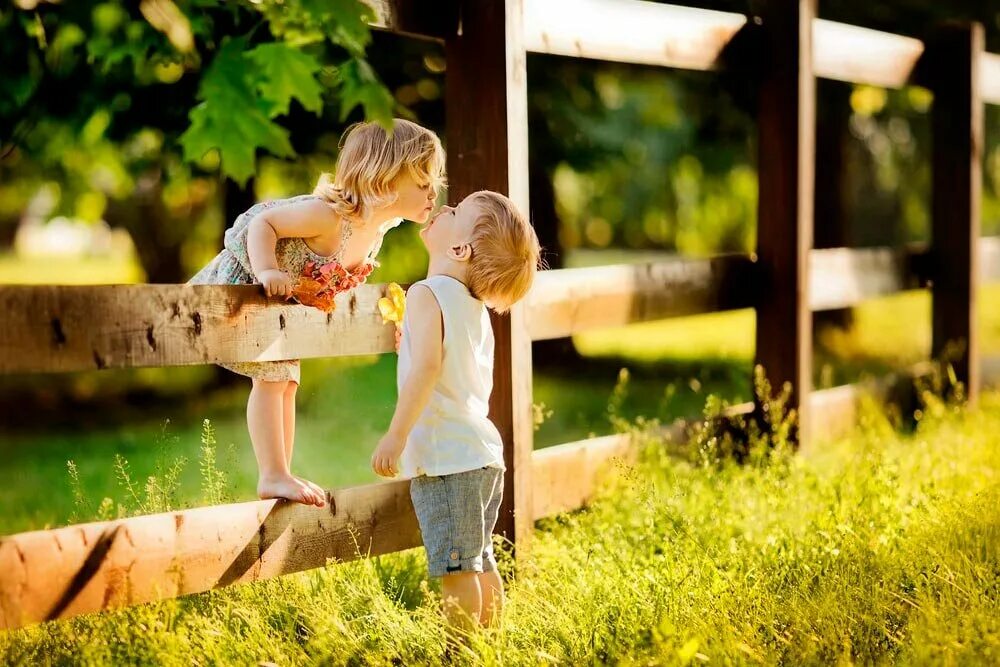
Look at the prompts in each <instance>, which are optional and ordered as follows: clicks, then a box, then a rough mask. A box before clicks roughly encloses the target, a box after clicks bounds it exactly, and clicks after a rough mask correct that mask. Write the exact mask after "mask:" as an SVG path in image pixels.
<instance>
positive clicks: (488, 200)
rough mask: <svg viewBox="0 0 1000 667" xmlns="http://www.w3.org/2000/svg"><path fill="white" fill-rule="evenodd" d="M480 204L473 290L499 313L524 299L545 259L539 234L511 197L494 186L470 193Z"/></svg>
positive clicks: (471, 265)
mask: <svg viewBox="0 0 1000 667" xmlns="http://www.w3.org/2000/svg"><path fill="white" fill-rule="evenodd" d="M469 199H472V200H473V201H475V202H476V204H477V205H478V206H479V218H478V219H477V220H476V223H475V226H474V227H473V231H472V240H471V242H472V258H471V259H470V260H469V271H468V280H469V290H470V291H471V292H472V293H473V294H474V295H475V296H476V298H478V299H480V300H481V301H483V302H485V303H486V305H488V306H489V307H490V308H492V309H493V310H495V311H497V312H498V313H505V312H507V311H508V310H510V307H511V306H512V305H514V304H515V303H517V302H518V301H520V300H521V299H522V298H523V297H524V295H525V294H527V293H528V290H529V289H530V288H531V283H532V282H534V280H535V272H536V271H537V270H538V268H539V265H540V263H541V254H542V251H541V247H540V246H539V244H538V236H537V235H536V234H535V230H534V229H533V228H532V226H531V225H530V224H529V223H528V221H527V219H525V217H524V216H523V215H521V212H520V211H518V210H517V207H516V206H515V205H514V202H512V201H511V200H510V199H508V198H507V197H505V196H503V195H502V194H500V193H497V192H492V191H490V190H481V191H479V192H475V193H473V194H471V195H469Z"/></svg>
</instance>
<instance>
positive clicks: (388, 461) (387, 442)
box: [372, 433, 406, 477]
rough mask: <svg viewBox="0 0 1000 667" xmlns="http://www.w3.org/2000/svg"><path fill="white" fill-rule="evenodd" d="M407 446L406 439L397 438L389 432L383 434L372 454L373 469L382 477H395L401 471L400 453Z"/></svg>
mask: <svg viewBox="0 0 1000 667" xmlns="http://www.w3.org/2000/svg"><path fill="white" fill-rule="evenodd" d="M405 447H406V440H405V439H400V438H395V437H392V436H390V435H389V434H388V433H387V434H386V435H384V436H382V439H381V440H379V442H378V447H376V448H375V453H374V454H372V470H374V471H375V474H376V475H379V476H381V477H395V476H396V475H397V474H398V473H399V466H398V465H397V463H398V461H399V456H400V454H402V453H403V449H404V448H405Z"/></svg>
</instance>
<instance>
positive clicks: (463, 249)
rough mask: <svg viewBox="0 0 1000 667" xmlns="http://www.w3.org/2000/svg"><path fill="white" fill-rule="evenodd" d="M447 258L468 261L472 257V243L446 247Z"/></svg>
mask: <svg viewBox="0 0 1000 667" xmlns="http://www.w3.org/2000/svg"><path fill="white" fill-rule="evenodd" d="M448 259H453V260H455V261H456V262H468V261H469V260H470V259H472V244H471V243H463V244H461V245H453V246H451V247H450V248H448Z"/></svg>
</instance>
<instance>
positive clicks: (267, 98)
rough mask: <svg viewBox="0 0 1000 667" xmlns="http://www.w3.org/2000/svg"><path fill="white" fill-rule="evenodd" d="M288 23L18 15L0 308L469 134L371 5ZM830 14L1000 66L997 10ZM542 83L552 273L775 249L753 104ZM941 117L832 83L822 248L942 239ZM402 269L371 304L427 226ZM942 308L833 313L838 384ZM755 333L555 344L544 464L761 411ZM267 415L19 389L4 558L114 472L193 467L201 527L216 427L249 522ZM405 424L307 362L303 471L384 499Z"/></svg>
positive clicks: (986, 325) (172, 393) (914, 303)
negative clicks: (384, 125) (369, 128)
mask: <svg viewBox="0 0 1000 667" xmlns="http://www.w3.org/2000/svg"><path fill="white" fill-rule="evenodd" d="M689 4H692V5H696V6H700V7H704V8H710V9H721V10H727V11H734V12H741V13H748V14H750V13H753V10H754V2H753V1H743V2H736V1H732V2H730V1H719V2H705V1H699V2H693V3H689ZM282 6H283V7H285V10H282V9H280V7H279V6H278V5H274V4H270V3H267V2H264V3H214V2H210V1H208V0H205V1H203V2H190V3H184V2H177V3H176V4H175V3H174V2H171V1H170V0H155V1H149V0H146V1H144V2H140V3H138V4H136V3H125V2H115V1H109V2H100V3H93V2H82V3H81V2H78V3H69V2H65V3H61V4H59V3H56V4H52V3H44V2H42V3H40V2H37V0H18V2H17V3H15V4H14V5H13V6H10V5H8V6H6V7H5V8H3V9H0V57H2V58H3V78H2V80H0V283H2V284H43V283H50V284H107V283H137V282H153V283H182V282H184V281H186V280H187V278H189V277H190V276H191V275H192V274H193V273H194V272H195V271H196V270H197V269H198V268H200V266H202V264H203V263H205V262H206V261H207V260H208V259H210V258H211V257H212V256H214V255H215V254H216V253H217V252H218V251H219V249H220V248H221V242H222V234H223V232H224V231H225V229H226V227H227V226H228V225H229V224H231V223H232V221H233V220H234V219H235V217H236V216H237V215H238V214H239V213H240V212H242V211H243V210H245V209H246V208H249V206H250V205H252V204H253V203H254V202H255V201H257V200H260V199H268V198H275V197H283V196H290V195H294V194H300V193H303V192H308V191H310V190H311V189H312V187H313V186H314V184H315V181H316V179H317V177H318V176H319V174H320V173H321V172H323V171H327V170H330V169H332V167H333V164H334V162H335V160H336V157H337V146H338V141H339V137H340V135H341V133H342V132H343V130H344V129H345V128H346V127H347V126H348V125H349V124H350V123H352V122H354V121H356V120H361V119H363V118H365V117H368V118H382V119H384V118H388V117H391V116H392V115H401V116H405V117H409V118H412V119H414V120H416V121H417V122H420V123H421V124H423V125H425V126H427V127H429V128H431V129H434V130H436V131H437V132H439V133H440V134H441V136H442V137H444V120H445V119H444V103H443V92H444V79H445V76H446V75H447V71H446V69H447V67H446V61H445V57H444V53H443V47H442V46H441V45H439V44H436V43H433V42H426V41H419V40H415V39H408V38H403V37H400V36H397V35H390V34H385V33H378V32H369V30H368V29H367V27H366V26H365V23H364V21H363V20H362V19H361V18H360V12H361V10H360V9H359V7H360V5H358V4H357V3H356V2H354V1H353V0H346V1H341V2H331V3H325V4H324V3H319V4H313V3H308V2H300V3H295V2H292V3H287V4H286V5H282ZM317 7H326V8H325V9H323V8H320V9H317ZM289 8H290V9H289ZM331 8H332V9H331ZM282 11H285V12H286V13H281V12H282ZM297 11H298V12H300V14H297V13H296V12H297ZM352 11H353V12H354V15H351V12H352ZM330 12H336V13H335V14H333V15H328V14H329V13H330ZM819 13H820V16H821V17H822V18H827V19H831V20H836V21H841V22H845V23H851V24H855V25H861V26H865V27H871V28H876V29H883V30H887V31H890V32H895V33H898V34H904V35H914V36H920V35H921V34H924V33H926V31H927V30H928V29H929V28H930V27H932V26H934V25H935V24H937V23H938V22H940V21H941V20H943V19H945V18H950V19H955V18H964V19H970V20H978V21H981V22H982V23H983V24H984V25H985V27H986V42H987V50H989V51H993V52H1000V3H998V2H996V1H992V0H991V1H987V2H983V1H975V0H954V1H953V2H950V3H947V5H945V4H943V3H939V2H933V1H932V0H908V1H907V2H891V3H890V2H859V1H857V0H841V1H834V0H826V1H824V2H821V3H820V8H819ZM345 16H346V17H348V18H345ZM351 16H353V17H354V18H353V19H351V18H350V17H351ZM528 75H529V99H528V103H529V123H530V127H529V132H530V151H531V155H530V160H531V165H530V166H531V173H530V187H531V218H532V221H533V223H534V225H535V226H536V228H537V230H538V232H539V236H540V237H541V239H542V243H543V245H544V246H545V249H546V259H547V261H548V264H549V265H550V266H551V267H552V268H560V267H583V266H594V265H603V264H617V263H628V262H643V261H650V260H655V259H661V258H668V257H672V256H677V255H681V256H696V257H701V256H708V255H713V254H718V253H725V252H740V253H746V252H751V251H753V249H754V245H755V235H756V211H757V200H756V197H757V170H756V155H757V146H756V128H755V121H754V109H755V105H756V102H755V99H754V95H755V92H754V90H753V89H752V87H751V86H750V85H749V83H748V82H746V81H741V80H739V78H738V77H733V76H727V75H725V74H719V73H694V72H684V71H676V70H667V69H659V68H647V67H640V66H626V65H618V64H613V63H598V62H592V61H587V60H575V59H566V58H561V57H556V56H542V55H533V54H532V55H529V57H528ZM932 104H933V98H932V96H931V94H930V93H929V92H928V91H927V90H925V89H923V88H918V87H909V88H905V89H902V90H884V89H880V88H874V87H870V86H854V85H850V84H843V83H838V82H833V81H826V80H820V81H819V82H818V88H817V124H818V133H817V169H816V174H817V175H816V179H817V188H816V192H817V195H816V196H817V202H816V246H817V247H838V246H844V245H849V246H883V245H894V246H898V245H902V244H906V243H911V242H926V241H928V240H929V238H928V234H929V227H930V225H929V205H930V201H929V193H930V171H929V165H930V162H929V151H930V147H931V146H930V137H929V116H928V110H929V109H930V106H931V105H932ZM213 141H214V142H216V144H213V143H212V142H213ZM210 145H219V146H221V148H220V149H219V150H207V148H206V146H210ZM446 148H447V146H446ZM255 149H256V150H255ZM446 200H447V195H446V193H445V194H444V195H443V196H442V201H446ZM982 210H983V219H982V224H983V234H984V235H996V234H1000V109H998V108H997V107H987V112H986V146H985V150H984V183H983V209H982ZM380 260H381V262H382V267H381V268H380V269H379V270H378V272H377V273H376V274H375V275H374V276H373V278H372V280H373V281H375V282H385V281H390V280H391V281H397V282H411V281H413V280H416V279H419V278H421V277H422V276H423V272H424V271H425V269H426V255H425V252H424V250H423V248H422V246H421V244H420V242H419V239H418V238H417V235H416V230H415V227H414V226H413V225H403V226H401V227H399V228H398V229H396V230H394V231H393V232H392V233H391V235H390V237H389V238H388V239H387V241H386V244H385V246H384V248H383V251H382V254H381V256H380ZM981 299H982V303H981V307H980V316H981V319H980V326H981V329H982V345H983V352H984V354H987V355H988V354H990V353H991V352H993V353H998V352H1000V307H998V306H1000V289H998V287H996V286H989V285H987V286H984V289H983V290H982V295H981ZM929 309H930V301H929V298H928V296H927V294H925V293H923V292H907V293H902V294H899V295H895V296H892V297H890V298H883V299H877V300H873V301H871V302H867V303H865V304H864V305H863V306H861V307H859V308H856V309H853V310H849V311H834V312H830V313H822V314H817V316H816V317H817V322H816V330H815V336H816V345H817V347H816V354H815V368H814V384H815V386H816V387H818V388H823V387H829V386H834V385H837V384H843V383H846V382H853V381H856V380H858V379H860V378H863V377H865V375H866V374H876V373H882V372H884V371H885V370H886V369H891V368H902V367H905V366H908V365H910V364H912V363H914V362H916V361H918V360H921V359H925V358H927V355H928V352H929V349H930V319H929ZM753 327H754V315H753V312H752V311H736V312H730V313H721V314H713V315H707V316H699V317H691V318H683V319H675V320H669V321H664V322H653V323H643V324H638V325H632V326H629V327H625V328H622V329H616V330H607V331H599V332H594V333H588V334H585V335H580V336H576V337H574V338H573V339H571V340H562V341H551V342H544V343H536V346H538V347H539V349H538V350H536V352H544V353H538V354H536V355H535V382H534V387H535V402H536V404H537V407H538V409H537V411H536V414H537V416H538V421H539V427H538V431H537V433H536V442H537V446H539V447H543V446H546V445H550V444H555V443H559V442H567V441H571V440H576V439H579V438H584V437H587V436H588V435H591V434H597V435H600V434H605V433H608V432H611V430H612V422H613V418H614V417H616V416H624V417H628V418H633V417H636V416H639V415H642V416H645V417H649V418H658V419H661V420H671V419H674V418H677V417H682V416H690V415H692V414H698V413H699V411H700V410H701V408H702V406H703V405H704V403H705V400H706V397H707V396H708V395H709V394H715V395H718V396H719V397H721V398H722V399H724V400H727V401H731V402H738V401H743V400H748V399H749V398H750V372H751V363H752V359H753ZM622 369H628V371H627V372H625V373H623V372H622ZM247 390H248V386H247V383H246V381H245V379H243V378H239V377H237V376H234V375H231V374H229V373H227V372H225V371H222V370H219V369H216V368H213V367H182V368H170V369H137V370H130V371H102V372H92V373H91V372H88V373H76V374H63V375H48V376H40V375H34V376H7V377H0V456H2V457H3V460H4V464H3V466H2V468H0V489H2V490H0V533H7V532H13V531H20V530H28V529H34V528H43V527H46V526H53V525H59V524H62V523H65V522H66V521H67V520H68V518H69V517H70V515H71V514H72V513H73V512H74V511H75V505H74V500H73V497H72V496H73V493H74V492H77V491H79V492H82V493H84V494H85V495H87V496H88V497H89V498H90V499H91V500H92V501H93V502H94V503H97V502H99V501H100V500H102V499H103V498H105V497H108V498H111V499H112V501H111V502H112V503H114V502H118V499H122V498H124V497H125V496H127V494H128V493H129V490H128V488H127V485H123V484H122V474H121V472H120V470H117V469H116V465H115V461H116V457H117V456H121V457H124V460H127V462H128V463H127V466H128V467H127V469H128V470H129V471H131V472H130V474H131V475H132V477H134V478H135V479H139V480H142V479H145V478H146V477H147V476H148V475H162V474H163V471H165V470H169V469H170V468H171V466H174V465H176V464H177V463H178V461H180V460H181V459H184V460H185V461H186V462H187V463H186V464H185V465H182V466H180V467H179V468H177V469H178V470H179V471H180V472H179V480H180V481H179V487H178V490H177V494H178V498H177V503H179V504H185V503H196V502H197V499H198V490H197V487H198V481H197V477H198V458H199V456H200V455H201V452H202V449H203V442H202V439H203V438H202V436H203V421H204V420H206V419H208V420H210V422H211V424H212V427H213V430H214V438H215V440H216V442H217V446H218V449H219V459H220V465H221V467H223V469H225V470H226V471H227V474H228V484H229V493H230V494H231V497H232V499H236V500H240V499H249V498H252V497H253V489H254V482H255V464H254V460H253V455H252V451H251V448H250V445H249V441H248V437H247V434H246V425H245V417H244V410H245V401H246V395H247ZM394 400H395V358H394V357H393V356H392V355H384V356H381V357H362V358H350V359H337V360H307V361H305V362H304V365H303V382H302V385H301V388H300V391H299V428H298V440H297V447H296V459H295V462H294V467H295V470H296V471H297V472H298V473H300V474H303V475H306V476H311V478H313V479H315V480H316V481H318V482H320V483H322V484H323V485H325V486H328V487H333V486H345V485H352V484H360V483H367V482H369V481H372V480H373V479H374V476H373V475H372V474H371V473H370V471H369V470H368V458H369V455H370V451H371V449H372V447H373V446H374V444H375V442H376V440H377V438H378V437H379V435H381V433H382V432H383V430H384V428H385V427H386V426H387V424H388V421H389V418H390V416H391V414H392V409H393V406H394ZM68 461H73V462H74V466H75V469H76V471H77V472H76V475H77V479H78V483H77V486H76V487H75V491H74V487H73V486H71V484H70V475H69V473H68V468H67V462H68ZM119 465H120V464H119ZM84 518H87V517H84Z"/></svg>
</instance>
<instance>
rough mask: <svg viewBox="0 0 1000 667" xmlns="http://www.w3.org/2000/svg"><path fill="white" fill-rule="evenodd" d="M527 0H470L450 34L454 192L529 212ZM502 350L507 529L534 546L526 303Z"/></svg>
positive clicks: (503, 514)
mask: <svg viewBox="0 0 1000 667" xmlns="http://www.w3.org/2000/svg"><path fill="white" fill-rule="evenodd" d="M522 20H523V7H522V2H521V0H506V2H505V1H504V0H462V1H461V2H459V24H458V25H459V32H458V35H457V36H454V37H449V38H447V39H446V40H445V53H446V57H447V64H448V73H447V75H446V77H447V82H446V87H447V90H446V92H445V122H446V127H447V135H446V140H447V141H446V143H447V151H448V180H449V182H450V186H449V195H448V196H449V199H450V200H452V201H455V202H457V201H459V200H460V199H461V198H462V197H464V196H466V195H467V194H469V193H471V192H475V191H476V190H486V189H488V190H496V191H498V192H504V193H507V194H508V195H509V196H510V197H511V199H513V200H514V202H515V203H516V204H517V206H518V208H519V209H520V210H521V211H522V212H523V213H524V214H525V215H527V214H528V213H529V211H528V99H527V73H526V69H525V60H526V54H525V50H524V41H523V38H522V32H523V26H522ZM493 331H494V334H495V336H496V359H495V369H494V375H493V380H494V383H493V395H492V397H491V399H490V418H491V419H492V420H493V422H494V423H495V424H496V425H497V428H498V429H499V430H500V434H501V435H502V436H503V441H504V460H505V462H506V464H507V475H506V484H505V486H504V502H503V506H502V507H501V510H500V519H499V522H498V524H497V532H498V533H499V534H502V535H504V536H505V537H506V538H507V539H509V540H510V541H511V542H513V543H514V545H515V547H516V549H517V550H518V553H519V554H520V555H524V554H525V552H526V550H527V548H528V543H529V539H530V537H531V531H532V526H533V520H532V507H531V454H532V449H533V444H532V440H533V435H534V427H533V422H532V407H531V391H532V386H531V383H532V372H531V339H530V337H529V336H528V332H527V325H526V322H525V311H524V306H523V304H519V305H517V306H515V307H514V308H513V309H512V311H511V313H510V315H508V316H504V317H498V316H496V315H494V316H493Z"/></svg>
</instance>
